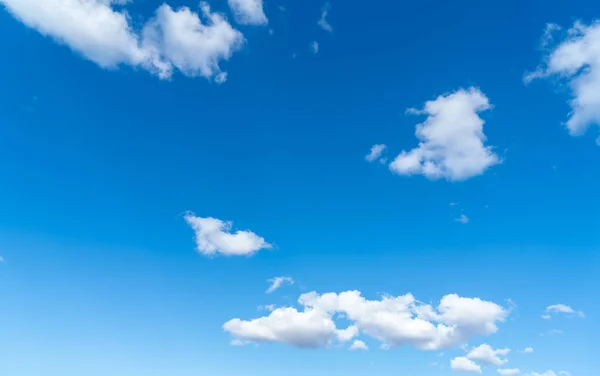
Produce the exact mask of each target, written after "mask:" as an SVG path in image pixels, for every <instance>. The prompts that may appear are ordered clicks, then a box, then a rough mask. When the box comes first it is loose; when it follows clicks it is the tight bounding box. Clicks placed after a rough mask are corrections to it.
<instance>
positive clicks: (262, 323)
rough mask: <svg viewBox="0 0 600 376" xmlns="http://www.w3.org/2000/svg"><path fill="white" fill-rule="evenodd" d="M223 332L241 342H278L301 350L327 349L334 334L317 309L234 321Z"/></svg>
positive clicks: (332, 326)
mask: <svg viewBox="0 0 600 376" xmlns="http://www.w3.org/2000/svg"><path fill="white" fill-rule="evenodd" d="M223 329H225V330H226V331H228V332H230V333H231V334H233V335H234V336H235V337H237V339H240V340H244V341H251V342H256V343H269V342H280V343H284V344H286V345H290V346H296V347H301V348H316V347H326V346H328V345H329V344H330V343H331V342H332V341H333V340H334V339H335V338H336V334H337V330H336V327H335V323H334V322H333V320H332V319H331V316H330V315H328V314H327V313H325V312H322V311H320V310H317V309H306V310H304V311H302V312H298V311H297V310H296V309H295V308H278V309H276V310H274V311H273V312H271V314H270V315H269V316H265V317H261V318H258V319H254V320H250V321H243V320H240V319H233V320H230V321H228V322H226V323H225V324H224V325H223Z"/></svg>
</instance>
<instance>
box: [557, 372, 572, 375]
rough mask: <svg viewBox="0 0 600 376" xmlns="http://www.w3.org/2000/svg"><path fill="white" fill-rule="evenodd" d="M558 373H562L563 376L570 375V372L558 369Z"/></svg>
mask: <svg viewBox="0 0 600 376" xmlns="http://www.w3.org/2000/svg"><path fill="white" fill-rule="evenodd" d="M558 374H559V375H563V376H571V372H568V371H560V372H558Z"/></svg>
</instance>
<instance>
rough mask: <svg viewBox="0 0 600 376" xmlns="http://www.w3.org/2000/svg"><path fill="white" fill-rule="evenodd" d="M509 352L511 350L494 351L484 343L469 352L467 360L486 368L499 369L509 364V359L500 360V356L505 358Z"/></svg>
mask: <svg viewBox="0 0 600 376" xmlns="http://www.w3.org/2000/svg"><path fill="white" fill-rule="evenodd" d="M509 352H510V349H498V350H494V349H493V348H492V346H490V345H488V344H485V343H484V344H483V345H480V346H477V347H475V348H474V349H472V350H471V351H469V353H468V354H467V358H469V359H471V360H473V361H476V362H478V363H480V364H483V365H486V366H496V367H499V366H501V365H503V364H505V363H507V362H508V360H507V359H503V358H500V356H505V355H507V354H508V353H509Z"/></svg>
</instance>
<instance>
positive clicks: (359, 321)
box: [224, 291, 508, 350]
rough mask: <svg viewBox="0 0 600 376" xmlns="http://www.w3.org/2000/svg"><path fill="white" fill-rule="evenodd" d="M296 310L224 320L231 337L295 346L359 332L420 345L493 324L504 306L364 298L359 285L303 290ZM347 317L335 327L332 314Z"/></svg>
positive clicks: (440, 344) (450, 298)
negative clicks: (345, 324) (340, 289)
mask: <svg viewBox="0 0 600 376" xmlns="http://www.w3.org/2000/svg"><path fill="white" fill-rule="evenodd" d="M298 303H299V304H300V306H301V309H300V310H297V309H296V308H293V307H284V308H277V309H275V310H274V311H273V312H271V313H270V314H269V315H268V316H265V317H261V318H257V319H253V320H241V319H233V320H230V321H229V322H227V323H226V324H225V325H224V329H225V330H226V331H228V332H230V333H231V334H232V335H233V337H234V338H236V339H239V340H242V341H250V342H258V343H264V342H281V343H285V344H288V345H293V346H297V347H323V346H328V345H330V344H331V343H332V342H333V341H340V342H345V341H348V340H350V339H352V338H353V337H356V336H358V335H359V334H360V333H363V334H365V335H368V336H370V337H372V338H374V339H376V340H379V341H380V342H381V343H382V344H383V345H384V346H385V347H386V348H390V347H398V346H413V347H416V348H418V349H422V350H437V349H441V348H449V347H452V346H455V345H457V344H459V343H464V342H465V341H467V340H469V339H470V338H474V337H478V336H486V335H490V334H493V333H495V332H496V331H497V330H498V323H499V322H502V321H504V320H505V318H506V316H507V315H508V311H507V310H505V309H504V308H503V307H501V306H500V305H498V304H496V303H493V302H488V301H484V300H481V299H479V298H465V297H460V296H458V295H454V294H452V295H446V296H444V297H443V298H442V299H441V300H440V302H439V304H438V305H437V306H436V307H433V306H431V305H429V304H423V303H420V302H418V301H417V300H416V299H415V298H414V297H413V296H412V295H411V294H407V295H402V296H397V297H393V296H383V297H382V298H381V299H380V300H368V299H366V298H364V297H363V296H362V295H361V293H360V292H359V291H346V292H341V293H333V292H332V293H325V294H317V293H316V292H310V293H306V294H302V295H301V296H300V298H299V299H298ZM340 316H343V317H344V318H345V320H348V321H350V322H351V325H350V327H348V328H346V329H341V330H340V329H338V328H337V326H336V323H335V319H336V318H337V317H340Z"/></svg>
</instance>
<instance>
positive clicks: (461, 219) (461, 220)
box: [455, 214, 469, 225]
mask: <svg viewBox="0 0 600 376" xmlns="http://www.w3.org/2000/svg"><path fill="white" fill-rule="evenodd" d="M455 221H456V222H459V223H462V224H463V225H466V224H467V223H469V217H467V216H466V215H464V214H461V215H460V217H458V218H456V219H455Z"/></svg>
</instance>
